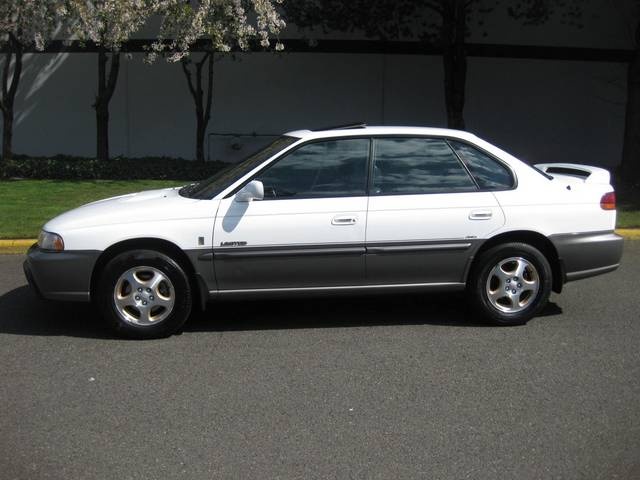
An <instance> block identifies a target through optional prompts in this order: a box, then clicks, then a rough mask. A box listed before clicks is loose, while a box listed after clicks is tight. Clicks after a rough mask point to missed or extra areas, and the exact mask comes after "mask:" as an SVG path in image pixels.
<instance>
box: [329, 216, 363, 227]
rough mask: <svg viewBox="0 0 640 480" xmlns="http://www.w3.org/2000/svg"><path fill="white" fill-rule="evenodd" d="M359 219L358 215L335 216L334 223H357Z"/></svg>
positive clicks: (332, 222)
mask: <svg viewBox="0 0 640 480" xmlns="http://www.w3.org/2000/svg"><path fill="white" fill-rule="evenodd" d="M357 221H358V219H357V218H356V217H333V219H332V220H331V224H332V225H355V224H356V222H357Z"/></svg>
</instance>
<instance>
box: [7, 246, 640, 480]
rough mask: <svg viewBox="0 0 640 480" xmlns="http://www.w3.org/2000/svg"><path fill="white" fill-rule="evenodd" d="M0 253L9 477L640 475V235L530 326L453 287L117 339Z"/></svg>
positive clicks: (235, 314)
mask: <svg viewBox="0 0 640 480" xmlns="http://www.w3.org/2000/svg"><path fill="white" fill-rule="evenodd" d="M21 262H22V257H21V256H0V412H1V413H0V478H2V479H3V480H4V479H14V478H15V479H29V480H36V479H49V478H51V479H143V478H144V479H149V478H157V479H165V478H166V479H173V478H184V479H191V478H194V479H211V478H238V479H249V478H259V479H266V478H283V479H288V478H305V479H306V478H380V479H395V478H430V479H437V478H456V479H463V478H465V479H466V478H470V479H476V478H477V479H488V478H518V479H528V478H531V479H534V478H535V479H541V478H585V479H612V478H620V479H625V480H626V479H635V478H640V294H639V293H638V292H639V289H638V288H637V287H638V284H637V282H638V279H639V278H640V241H636V242H627V244H626V245H625V254H624V257H623V266H622V267H621V268H620V269H619V270H618V271H616V272H614V273H612V274H608V275H605V276H602V277H597V278H593V279H589V280H584V281H581V282H577V283H573V284H569V285H567V286H566V287H565V291H564V292H563V294H562V295H555V294H554V295H552V298H551V303H550V305H549V306H548V308H547V309H546V310H545V312H544V314H543V316H541V317H538V318H536V319H534V320H532V321H531V322H529V324H527V325H526V326H522V327H513V328H496V327H490V326H485V325H483V324H482V323H480V322H479V321H478V320H477V319H476V318H475V315H474V313H473V312H472V311H469V309H468V308H467V306H466V304H465V302H464V297H463V296H461V295H428V296H425V295H411V296H408V295H403V296H400V295H394V296H372V297H360V298H345V297H342V298H336V299H321V300H296V301H268V302H267V301H254V302H233V303H232V302H226V303H219V304H211V305H210V306H209V309H208V311H207V312H206V314H203V315H198V316H197V317H196V318H194V319H193V320H192V321H190V322H189V323H188V324H187V326H186V327H185V330H184V333H183V334H181V335H177V336H174V337H172V338H169V339H166V340H159V341H144V342H140V341H124V340H119V339H114V338H113V337H112V336H111V334H110V332H109V330H108V329H106V328H105V327H104V326H103V325H102V323H101V322H100V321H99V319H98V316H97V315H96V314H95V313H94V312H92V310H91V308H90V307H89V306H87V305H74V304H65V305H56V304H51V303H45V302H41V301H39V300H37V299H36V298H35V296H34V295H33V294H32V293H31V291H30V290H29V289H28V287H27V286H26V285H25V280H24V278H23V275H22V270H21Z"/></svg>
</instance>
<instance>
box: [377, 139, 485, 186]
mask: <svg viewBox="0 0 640 480" xmlns="http://www.w3.org/2000/svg"><path fill="white" fill-rule="evenodd" d="M374 142H375V144H374V163H373V192H372V193H373V194H374V195H416V194H426V193H449V192H472V191H475V190H476V186H475V184H474V183H473V180H472V179H471V177H469V175H468V173H467V171H466V170H465V169H464V167H463V166H462V164H461V163H460V161H459V160H458V157H456V155H455V153H453V150H451V148H450V147H449V145H448V144H447V142H446V140H443V139H432V138H381V139H376V140H374Z"/></svg>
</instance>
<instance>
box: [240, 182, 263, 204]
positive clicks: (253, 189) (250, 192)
mask: <svg viewBox="0 0 640 480" xmlns="http://www.w3.org/2000/svg"><path fill="white" fill-rule="evenodd" d="M263 198H264V185H263V184H262V182H261V181H260V180H251V181H250V182H249V183H247V184H246V185H245V186H244V187H242V188H241V189H240V191H239V192H238V193H236V197H235V200H236V202H251V201H252V200H262V199H263Z"/></svg>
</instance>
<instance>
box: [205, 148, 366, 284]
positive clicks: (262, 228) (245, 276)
mask: <svg viewBox="0 0 640 480" xmlns="http://www.w3.org/2000/svg"><path fill="white" fill-rule="evenodd" d="M369 150H370V140H369V139H366V138H357V139H353V138H345V139H332V140H323V141H319V142H318V141H316V142H311V143H306V144H303V145H302V146H300V147H299V148H297V149H295V150H293V151H292V152H289V153H287V154H286V155H285V156H284V157H283V158H280V159H278V160H276V161H275V162H273V163H272V164H270V165H269V166H267V167H266V168H265V169H263V170H262V171H260V172H258V173H257V174H256V175H255V176H254V177H253V180H259V181H261V182H262V183H263V185H264V192H265V194H264V199H263V200H256V201H251V202H244V203H243V202H238V201H236V199H235V195H231V196H230V197H228V198H225V199H223V200H222V201H221V203H220V208H219V210H218V214H217V216H216V221H215V226H214V235H213V244H214V266H215V272H216V278H217V282H218V288H219V289H220V291H225V290H226V291H238V290H239V291H242V290H257V289H265V290H274V289H275V290H277V289H305V288H314V287H335V286H348V285H362V284H363V283H364V280H365V265H364V255H365V248H364V242H365V226H366V215H367V195H366V192H367V177H368V164H369Z"/></svg>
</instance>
